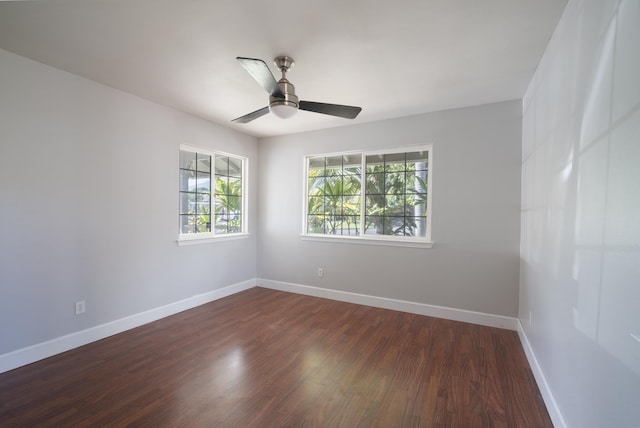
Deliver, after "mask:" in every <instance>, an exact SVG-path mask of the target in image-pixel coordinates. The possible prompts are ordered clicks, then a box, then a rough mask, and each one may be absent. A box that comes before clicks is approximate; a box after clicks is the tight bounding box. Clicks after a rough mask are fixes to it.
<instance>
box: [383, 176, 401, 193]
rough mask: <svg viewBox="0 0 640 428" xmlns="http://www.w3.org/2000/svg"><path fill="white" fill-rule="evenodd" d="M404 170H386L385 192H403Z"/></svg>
mask: <svg viewBox="0 0 640 428" xmlns="http://www.w3.org/2000/svg"><path fill="white" fill-rule="evenodd" d="M404 179H405V175H404V172H387V173H386V174H385V176H384V191H385V193H394V194H396V195H399V194H402V193H404Z"/></svg>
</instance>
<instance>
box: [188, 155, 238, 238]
mask: <svg viewBox="0 0 640 428" xmlns="http://www.w3.org/2000/svg"><path fill="white" fill-rule="evenodd" d="M181 151H187V152H192V153H197V154H201V155H206V156H211V180H210V192H211V193H210V198H211V210H210V211H211V212H210V213H209V215H210V218H211V231H209V232H195V233H182V231H181V229H180V215H181V214H180V197H181V195H180V193H181V191H180V185H179V183H180V182H179V181H178V208H177V212H178V239H177V243H178V245H179V246H182V245H193V244H205V243H210V242H220V241H229V240H236V239H245V238H248V237H249V231H248V224H249V223H248V213H247V206H248V192H247V189H248V181H249V159H248V158H246V157H244V156H240V155H237V154H233V153H228V152H224V151H220V150H211V149H206V148H203V147H197V146H192V145H188V144H180V147H179V151H178V159H179V158H180V156H179V154H180V152H181ZM216 156H225V157H230V158H234V159H238V160H240V161H241V165H242V174H241V181H242V185H241V192H242V194H241V198H240V199H241V202H240V203H241V208H240V212H241V226H240V232H234V233H216V231H215V207H214V205H215V179H214V177H215V175H216V174H215V157H216ZM180 170H181V168H180V162H179V160H178V180H180Z"/></svg>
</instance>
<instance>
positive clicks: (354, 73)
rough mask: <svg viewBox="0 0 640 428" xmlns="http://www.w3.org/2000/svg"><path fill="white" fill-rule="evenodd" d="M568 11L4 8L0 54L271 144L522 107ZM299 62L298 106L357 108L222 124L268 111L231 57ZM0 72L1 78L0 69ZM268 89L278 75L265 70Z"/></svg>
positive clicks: (216, 2) (463, 2)
mask: <svg viewBox="0 0 640 428" xmlns="http://www.w3.org/2000/svg"><path fill="white" fill-rule="evenodd" d="M565 4H566V0H396V1H391V0H322V1H320V0H315V1H308V0H271V1H261V0H236V1H232V0H226V1H225V0H85V1H68V0H50V1H39V2H26V1H18V2H0V48H2V49H5V50H8V51H11V52H14V53H17V54H19V55H23V56H26V57H29V58H32V59H35V60H37V61H40V62H43V63H45V64H49V65H51V66H54V67H57V68H60V69H62V70H66V71H69V72H72V73H75V74H78V75H80V76H84V77H87V78H89V79H92V80H95V81H97V82H100V83H103V84H105V85H108V86H111V87H114V88H117V89H120V90H123V91H126V92H129V93H132V94H135V95H138V96H140V97H143V98H147V99H149V100H153V101H156V102H158V103H161V104H165V105H168V106H172V107H175V108H177V109H179V110H182V111H185V112H188V113H191V114H194V115H197V116H199V117H202V118H205V119H207V120H211V121H213V122H216V123H220V124H224V125H226V126H231V127H234V128H236V129H238V130H241V131H243V132H246V133H249V134H252V135H255V136H272V135H281V134H288V133H293V132H301V131H308V130H314V129H322V128H329V127H335V126H341V125H348V124H353V123H362V122H369V121H373V120H380V119H387V118H392V117H399V116H407V115H412V114H419V113H424V112H429V111H436V110H443V109H449V108H456V107H464V106H470V105H478V104H485V103H491V102H497V101H504V100H512V99H518V98H521V97H522V96H523V94H524V91H525V89H526V86H527V84H528V83H529V80H530V79H531V76H532V75H533V72H534V71H535V68H536V66H537V64H538V61H539V60H540V57H541V56H542V53H543V51H544V49H545V47H546V45H547V43H548V41H549V38H550V37H551V34H552V32H553V29H554V28H555V26H556V24H557V22H558V20H559V18H560V15H561V13H562V11H563V9H564V6H565ZM280 54H286V55H289V56H291V57H293V58H294V60H295V61H296V64H295V67H294V68H293V69H292V70H291V71H290V73H289V74H288V77H289V80H291V82H292V83H294V84H295V86H296V92H297V94H298V96H299V97H300V99H302V100H307V101H319V102H326V103H336V104H347V105H355V106H361V107H362V108H363V111H362V113H361V114H360V116H359V117H358V118H357V119H355V120H348V119H340V118H333V117H330V116H325V115H321V114H315V113H309V112H304V111H300V112H298V114H297V115H296V116H294V117H293V118H291V119H287V120H283V119H279V118H277V117H274V116H273V115H267V116H264V117H262V118H260V119H257V120H255V121H253V122H251V123H249V124H244V125H242V124H231V123H230V122H229V121H230V120H231V119H234V118H236V117H238V116H242V115H244V114H246V113H249V112H251V111H254V110H257V109H259V108H261V107H264V106H266V105H267V103H268V94H267V93H266V92H265V91H264V90H263V89H262V88H261V87H260V86H258V84H257V83H256V82H255V81H254V80H253V79H252V78H251V77H250V76H249V75H248V74H247V73H246V72H245V71H244V69H243V68H242V67H241V66H240V64H238V63H237V61H236V60H235V57H236V56H245V57H252V58H261V59H264V60H265V62H267V64H269V65H270V66H271V65H272V59H273V58H274V57H275V56H277V55H280ZM0 66H1V64H0ZM0 69H1V68H0ZM272 71H273V73H274V75H276V77H279V73H277V70H275V67H273V68H272Z"/></svg>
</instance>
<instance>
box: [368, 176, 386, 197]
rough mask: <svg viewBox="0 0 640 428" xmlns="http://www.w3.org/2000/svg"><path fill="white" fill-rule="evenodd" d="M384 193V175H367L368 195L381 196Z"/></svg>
mask: <svg viewBox="0 0 640 428" xmlns="http://www.w3.org/2000/svg"><path fill="white" fill-rule="evenodd" d="M383 193H384V173H372V174H368V173H367V194H370V195H379V194H383Z"/></svg>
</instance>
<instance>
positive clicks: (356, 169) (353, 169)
mask: <svg viewBox="0 0 640 428" xmlns="http://www.w3.org/2000/svg"><path fill="white" fill-rule="evenodd" d="M361 171H362V155H359V154H357V155H345V156H343V157H342V173H343V174H344V175H357V176H360V173H361Z"/></svg>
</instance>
